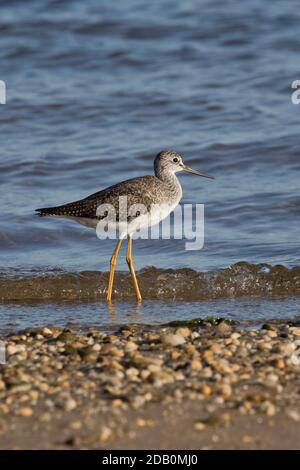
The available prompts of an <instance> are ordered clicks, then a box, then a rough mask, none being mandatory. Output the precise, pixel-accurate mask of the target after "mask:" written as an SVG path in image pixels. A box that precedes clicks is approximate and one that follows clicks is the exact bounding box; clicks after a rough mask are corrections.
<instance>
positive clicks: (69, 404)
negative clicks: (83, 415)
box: [64, 398, 77, 411]
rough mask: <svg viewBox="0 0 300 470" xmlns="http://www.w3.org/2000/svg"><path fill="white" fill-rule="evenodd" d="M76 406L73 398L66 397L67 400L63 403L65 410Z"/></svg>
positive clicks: (73, 408) (70, 409)
mask: <svg viewBox="0 0 300 470" xmlns="http://www.w3.org/2000/svg"><path fill="white" fill-rule="evenodd" d="M76 407H77V403H76V401H75V400H74V398H68V399H67V401H66V402H65V403H64V409H65V410H66V411H72V410H75V408H76Z"/></svg>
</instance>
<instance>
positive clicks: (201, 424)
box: [193, 421, 206, 431]
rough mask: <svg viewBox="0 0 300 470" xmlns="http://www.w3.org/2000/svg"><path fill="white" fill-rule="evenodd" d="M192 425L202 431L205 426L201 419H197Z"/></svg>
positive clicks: (196, 429)
mask: <svg viewBox="0 0 300 470" xmlns="http://www.w3.org/2000/svg"><path fill="white" fill-rule="evenodd" d="M193 427H194V429H195V431H204V429H205V428H206V426H205V424H204V423H203V422H202V421H197V422H196V423H194V426H193Z"/></svg>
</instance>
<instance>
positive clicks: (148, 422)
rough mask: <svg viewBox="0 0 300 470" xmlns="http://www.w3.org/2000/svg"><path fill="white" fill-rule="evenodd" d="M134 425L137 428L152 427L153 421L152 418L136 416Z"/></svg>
mask: <svg viewBox="0 0 300 470" xmlns="http://www.w3.org/2000/svg"><path fill="white" fill-rule="evenodd" d="M136 425H137V426H138V427H139V428H153V426H154V425H155V423H154V421H153V420H152V419H143V418H137V420H136Z"/></svg>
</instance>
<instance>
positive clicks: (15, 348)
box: [6, 344, 26, 356]
mask: <svg viewBox="0 0 300 470" xmlns="http://www.w3.org/2000/svg"><path fill="white" fill-rule="evenodd" d="M25 350H26V346H25V344H9V345H8V346H7V348H6V352H7V354H8V355H9V356H13V355H14V354H17V353H20V352H23V351H25Z"/></svg>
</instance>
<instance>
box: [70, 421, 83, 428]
mask: <svg viewBox="0 0 300 470" xmlns="http://www.w3.org/2000/svg"><path fill="white" fill-rule="evenodd" d="M70 428H71V429H75V430H77V429H81V428H82V423H81V421H73V422H72V423H71V424H70Z"/></svg>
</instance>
